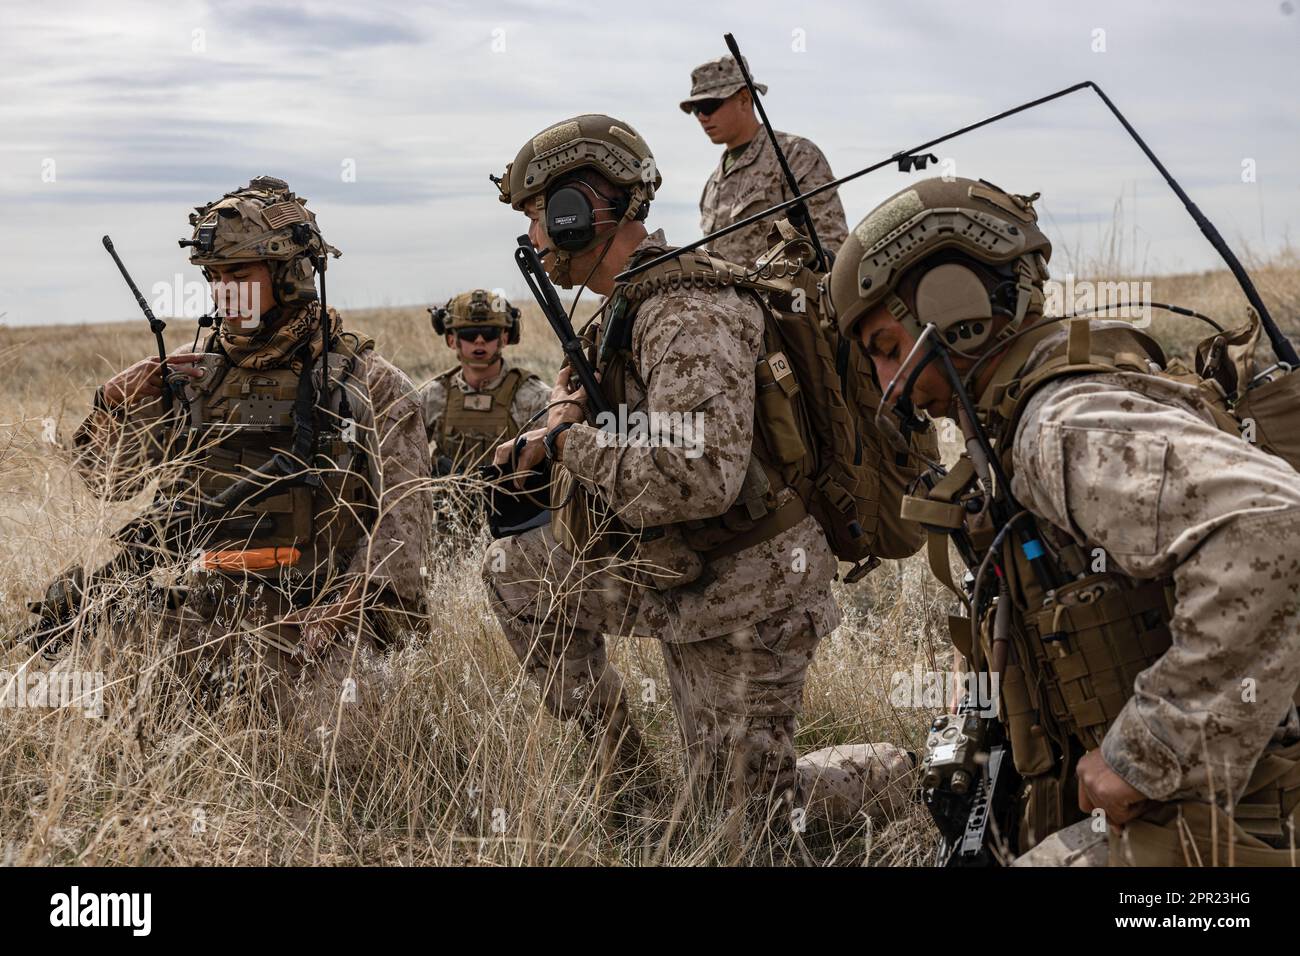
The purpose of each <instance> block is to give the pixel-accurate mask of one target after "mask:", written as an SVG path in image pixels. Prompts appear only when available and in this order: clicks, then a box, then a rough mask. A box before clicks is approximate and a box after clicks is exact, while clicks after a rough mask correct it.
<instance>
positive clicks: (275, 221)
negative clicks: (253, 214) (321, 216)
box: [262, 202, 307, 229]
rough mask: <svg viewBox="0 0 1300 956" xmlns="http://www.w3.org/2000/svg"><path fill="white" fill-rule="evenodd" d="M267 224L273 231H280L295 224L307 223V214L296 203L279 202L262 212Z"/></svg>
mask: <svg viewBox="0 0 1300 956" xmlns="http://www.w3.org/2000/svg"><path fill="white" fill-rule="evenodd" d="M262 215H263V216H265V217H266V224H267V225H268V226H270V227H271V228H272V229H279V228H280V227H281V226H287V225H289V224H290V223H294V222H306V221H307V212H306V210H304V209H303V208H302V206H300V205H298V204H297V203H296V202H278V203H275V204H274V205H271V206H267V207H266V209H264V210H263V211H262Z"/></svg>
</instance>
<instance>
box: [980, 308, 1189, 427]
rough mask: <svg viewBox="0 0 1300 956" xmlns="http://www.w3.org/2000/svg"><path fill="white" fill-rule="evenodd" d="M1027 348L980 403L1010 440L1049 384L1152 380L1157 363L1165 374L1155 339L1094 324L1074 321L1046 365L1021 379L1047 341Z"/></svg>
mask: <svg viewBox="0 0 1300 956" xmlns="http://www.w3.org/2000/svg"><path fill="white" fill-rule="evenodd" d="M1034 338H1035V340H1034V341H1032V342H1030V343H1028V344H1027V345H1026V347H1025V348H1019V349H1018V348H1016V347H1014V346H1013V348H1012V353H1013V354H1009V355H1008V356H1007V358H1006V359H1004V360H1003V362H1002V364H1001V365H1000V366H999V369H998V372H997V373H996V374H995V375H994V378H993V380H992V381H991V382H990V383H989V385H988V387H987V388H986V389H985V392H984V395H983V396H982V397H981V398H980V403H979V404H980V408H981V409H982V410H985V411H989V412H992V413H993V414H994V415H995V416H996V417H998V418H1000V419H1002V420H1003V421H1004V422H1006V423H1007V424H1006V428H1007V434H1012V433H1014V429H1015V424H1016V422H1017V420H1018V419H1019V416H1020V412H1021V411H1022V410H1023V409H1024V407H1025V405H1026V404H1027V402H1028V400H1029V398H1030V397H1031V396H1032V395H1033V394H1034V393H1035V392H1037V391H1038V389H1040V388H1042V387H1043V386H1044V385H1046V384H1047V383H1048V382H1051V381H1055V380H1056V379H1058V378H1062V377H1064V376H1066V375H1084V374H1089V373H1101V372H1142V373H1144V374H1150V372H1151V368H1150V364H1149V363H1151V362H1154V363H1155V364H1156V365H1158V366H1160V367H1161V368H1163V367H1164V364H1165V361H1166V360H1165V355H1164V350H1163V349H1161V348H1160V346H1159V344H1158V343H1157V342H1156V341H1155V339H1153V338H1151V337H1150V336H1149V335H1146V334H1144V333H1142V332H1140V331H1138V330H1137V329H1131V328H1121V327H1106V328H1094V327H1093V325H1092V323H1091V321H1089V320H1088V319H1071V320H1070V323H1069V329H1068V334H1067V336H1066V338H1065V341H1064V342H1063V343H1061V344H1060V345H1057V346H1056V347H1054V348H1053V349H1052V351H1051V353H1050V354H1049V355H1048V357H1047V358H1046V359H1044V360H1043V361H1042V362H1040V363H1039V364H1038V365H1036V366H1035V367H1034V368H1033V369H1032V370H1031V371H1029V372H1025V373H1024V374H1021V373H1022V371H1023V365H1024V362H1025V361H1026V360H1027V359H1028V358H1029V351H1030V350H1032V348H1033V346H1035V345H1037V344H1038V342H1041V341H1042V337H1041V336H1040V337H1034Z"/></svg>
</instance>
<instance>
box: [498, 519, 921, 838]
mask: <svg viewBox="0 0 1300 956" xmlns="http://www.w3.org/2000/svg"><path fill="white" fill-rule="evenodd" d="M484 577H485V581H486V583H487V586H488V594H489V597H490V600H491V603H492V608H493V611H494V612H495V614H496V616H497V618H498V620H499V621H500V623H501V627H502V630H503V631H504V632H505V636H506V639H507V641H509V643H510V646H511V648H512V649H513V650H514V652H515V654H516V656H517V657H518V658H519V660H520V662H521V663H522V664H523V666H524V668H525V670H526V671H527V672H528V674H529V675H530V676H531V677H532V678H533V680H534V681H535V682H536V683H537V685H538V686H539V688H540V689H541V692H542V698H543V700H544V702H545V705H546V707H547V709H548V710H550V712H551V713H552V714H553V715H555V716H556V717H558V718H560V719H573V720H577V721H578V722H579V723H580V725H581V726H582V728H583V730H584V732H585V733H586V735H587V736H588V738H589V739H591V740H592V741H593V742H595V744H596V745H597V749H598V752H599V758H600V761H601V764H602V769H603V770H604V771H605V772H606V773H613V774H615V775H621V776H623V777H625V778H630V777H632V776H634V775H635V774H636V773H637V767H638V766H639V765H643V764H644V762H645V761H644V758H645V752H644V750H645V748H644V744H643V742H642V737H641V733H640V731H639V729H638V728H637V727H636V725H635V723H634V722H633V720H632V717H631V714H630V712H629V707H628V695H627V691H626V689H625V687H624V683H623V679H622V677H621V675H620V674H619V673H618V671H617V670H616V669H615V668H614V667H613V666H612V665H611V664H610V662H609V660H608V656H607V653H606V635H617V634H627V633H628V632H630V631H631V630H632V625H633V622H634V621H635V619H636V613H637V607H638V600H639V596H640V594H641V593H642V592H641V590H640V587H639V586H638V585H637V584H635V583H633V582H632V581H631V580H630V579H629V577H628V575H627V574H626V573H621V572H620V570H619V569H618V568H617V566H615V565H611V564H602V563H600V562H598V561H583V562H575V561H574V560H573V558H572V557H571V556H570V555H569V554H568V552H566V551H565V550H564V549H563V548H561V547H559V545H557V544H556V541H555V538H554V537H553V536H552V534H551V531H550V529H549V528H548V527H542V528H537V529H534V530H532V531H529V532H526V533H524V534H522V535H518V536H516V537H513V538H508V539H503V540H500V541H496V542H493V544H492V545H491V546H490V547H489V549H488V552H487V555H486V558H485V561H484ZM819 641H820V635H819V634H818V633H817V630H816V629H815V628H814V627H813V624H812V621H811V619H810V617H809V615H808V614H807V613H806V612H804V611H801V610H799V609H797V608H791V609H787V610H783V611H780V612H777V613H775V614H773V615H772V616H771V617H769V618H767V619H766V620H763V621H761V622H759V623H758V624H756V625H753V626H749V627H744V628H741V629H738V630H736V631H733V632H731V633H729V634H724V635H722V636H719V637H714V638H710V639H707V640H700V641H693V642H689V643H676V642H674V643H668V642H663V643H662V644H661V645H660V646H661V648H662V651H663V658H664V663H665V666H666V669H667V672H668V677H669V683H670V686H671V691H672V703H673V708H674V711H675V713H676V716H677V720H678V724H679V727H680V731H681V737H682V742H683V745H684V749H685V762H686V770H687V777H688V781H689V783H690V789H691V793H692V796H693V797H695V798H696V799H697V800H700V801H707V802H709V803H712V804H715V805H716V804H717V803H718V802H720V803H721V804H722V806H723V807H725V808H732V807H737V806H741V805H745V806H747V807H750V808H752V807H754V805H755V804H760V805H761V806H763V807H766V808H767V809H768V811H769V812H775V813H791V812H794V811H800V810H801V811H803V813H804V814H805V815H806V817H807V818H808V819H810V820H822V821H827V822H831V823H836V824H841V823H851V822H854V821H859V822H860V821H861V818H862V816H863V815H870V816H883V815H886V814H888V813H890V812H892V811H894V810H896V809H898V808H899V807H900V806H901V805H903V804H904V803H905V802H906V801H907V800H908V798H909V791H910V787H909V786H908V781H909V780H910V777H911V769H912V760H911V758H910V756H909V755H908V754H906V753H904V752H903V751H901V750H899V749H897V748H895V747H893V746H891V745H888V744H860V745H856V746H851V747H832V748H827V749H825V750H821V751H818V752H817V753H815V754H810V755H808V756H806V757H804V758H802V759H799V758H797V757H796V754H795V748H794V736H795V723H796V720H797V718H798V716H799V714H800V712H801V710H802V703H803V687H804V681H805V678H806V676H807V672H808V666H809V664H811V663H812V660H813V655H814V653H815V651H816V648H817V644H818V642H819Z"/></svg>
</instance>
